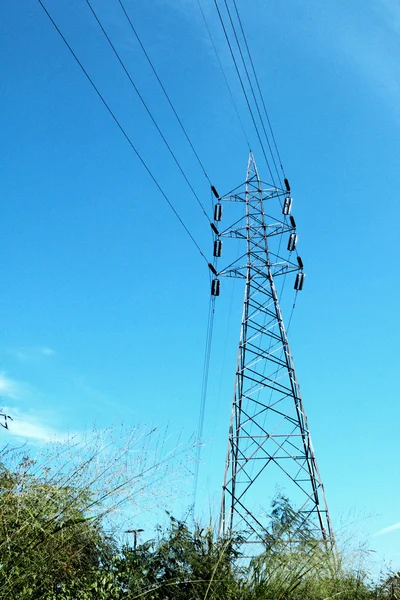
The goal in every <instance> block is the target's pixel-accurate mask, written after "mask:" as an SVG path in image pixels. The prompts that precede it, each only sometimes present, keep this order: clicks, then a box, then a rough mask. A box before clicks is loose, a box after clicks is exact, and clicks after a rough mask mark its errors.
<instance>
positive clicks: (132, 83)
mask: <svg viewBox="0 0 400 600" xmlns="http://www.w3.org/2000/svg"><path fill="white" fill-rule="evenodd" d="M86 4H87V5H88V7H89V8H90V11H91V13H92V15H93V16H94V18H95V19H96V21H97V23H98V25H99V27H100V29H101V31H102V32H103V34H104V36H105V38H106V40H107V41H108V43H109V45H110V47H111V49H112V50H113V52H114V54H115V56H116V57H117V59H118V62H119V63H120V65H121V67H122V68H123V70H124V73H125V74H126V76H127V77H128V79H129V81H130V83H131V85H132V87H133V89H134V90H135V92H136V94H137V95H138V97H139V100H140V101H141V103H142V105H143V106H144V108H145V110H146V112H147V114H148V115H149V117H150V119H151V120H152V122H153V125H154V126H155V128H156V129H157V131H158V133H159V134H160V136H161V139H162V140H163V142H164V144H165V146H166V147H167V149H168V151H169V153H170V154H171V156H172V158H173V159H174V161H175V163H176V165H177V167H178V169H179V170H180V172H181V173H182V176H183V177H184V179H185V181H186V183H187V184H188V186H189V188H190V190H191V192H192V194H193V195H194V197H195V198H196V201H197V203H198V205H199V206H200V208H201V209H202V211H203V213H204V215H205V217H206V219H207V220H208V222H209V223H211V220H210V217H209V216H208V214H207V211H206V209H205V208H204V206H203V204H202V202H201V200H200V198H199V197H198V195H197V194H196V192H195V190H194V188H193V186H192V184H191V183H190V181H189V179H188V177H187V176H186V173H185V172H184V170H183V168H182V166H181V164H180V162H179V161H178V159H177V158H176V156H175V154H174V152H173V150H172V148H171V146H170V145H169V143H168V141H167V140H166V138H165V136H164V134H163V132H162V131H161V129H160V127H159V125H158V123H157V121H156V120H155V118H154V117H153V114H152V112H151V110H150V109H149V107H148V106H147V104H146V101H145V100H144V98H143V96H142V95H141V93H140V92H139V89H138V88H137V86H136V84H135V82H134V81H133V79H132V77H131V75H130V73H129V71H128V69H127V68H126V66H125V63H124V62H123V60H122V58H121V57H120V55H119V53H118V50H117V49H116V48H115V46H114V44H113V43H112V41H111V39H110V37H109V35H108V34H107V32H106V30H105V29H104V27H103V24H102V23H101V21H100V19H99V17H98V15H97V13H96V12H95V10H94V9H93V7H92V5H91V3H90V1H89V0H86ZM210 183H211V182H210Z"/></svg>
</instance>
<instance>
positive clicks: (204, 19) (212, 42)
mask: <svg viewBox="0 0 400 600" xmlns="http://www.w3.org/2000/svg"><path fill="white" fill-rule="evenodd" d="M197 4H198V6H199V9H200V12H201V16H202V17H203V21H204V24H205V26H206V29H207V32H208V37H209V38H210V41H211V45H212V47H213V49H214V53H215V56H216V58H217V61H218V64H219V68H220V69H221V73H222V76H223V78H224V81H225V84H226V87H227V88H228V92H229V95H230V98H231V100H232V104H233V107H234V109H235V112H236V116H237V118H238V121H239V124H240V127H241V129H242V132H243V135H244V137H245V140H246V142H247V146H248V148H249V150H250V142H249V138H248V136H247V133H246V130H245V128H244V125H243V121H242V119H241V118H240V114H239V110H238V107H237V105H236V102H235V99H234V97H233V93H232V90H231V87H230V85H229V82H228V78H227V76H226V74H225V70H224V67H223V66H222V63H221V59H220V57H219V54H218V51H217V47H216V45H215V42H214V39H213V36H212V35H211V30H210V28H209V26H208V23H207V19H206V16H205V14H204V11H203V9H202V6H201V4H200V0H197Z"/></svg>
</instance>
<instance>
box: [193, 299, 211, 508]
mask: <svg viewBox="0 0 400 600" xmlns="http://www.w3.org/2000/svg"><path fill="white" fill-rule="evenodd" d="M214 317H215V296H210V303H209V310H208V324H207V335H206V345H205V350H204V362H203V381H202V388H201V400H200V411H199V421H198V425H197V443H198V445H197V452H196V464H195V467H194V484H193V511H194V507H195V505H196V496H197V487H198V481H199V469H200V457H201V441H202V437H203V429H204V416H205V410H206V400H207V388H208V379H209V373H210V359H211V347H212V338H213V330H214Z"/></svg>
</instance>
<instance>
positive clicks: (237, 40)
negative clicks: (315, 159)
mask: <svg viewBox="0 0 400 600" xmlns="http://www.w3.org/2000/svg"><path fill="white" fill-rule="evenodd" d="M224 4H225V8H226V11H227V13H228V17H229V21H230V24H231V27H232V31H233V35H234V36H235V40H236V44H237V47H238V49H239V54H240V58H241V59H242V63H243V67H244V70H245V73H246V76H247V81H248V82H249V86H250V90H251V94H252V96H253V100H254V103H255V105H256V109H257V113H258V116H259V119H260V123H261V127H262V129H263V131H264V135H265V139H266V141H267V144H268V149H269V151H270V154H271V158H272V162H273V164H274V167H275V171H276V174H277V176H278V180H280V175H279V171H278V168H277V166H276V162H275V157H274V154H273V152H272V148H271V144H270V141H269V138H268V134H267V132H266V129H265V125H264V120H263V118H262V115H261V111H260V108H259V106H258V102H257V98H256V95H255V93H254V88H253V84H252V82H251V78H250V75H249V71H248V69H247V65H246V61H245V59H244V56H243V52H242V48H241V45H240V42H239V38H238V35H237V33H236V27H235V25H234V23H233V19H232V15H231V11H230V10H229V6H228V3H227V0H224ZM281 186H282V182H281Z"/></svg>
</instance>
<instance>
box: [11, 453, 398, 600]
mask: <svg viewBox="0 0 400 600" xmlns="http://www.w3.org/2000/svg"><path fill="white" fill-rule="evenodd" d="M5 462H6V461H5V460H4V461H3V463H0V573H1V584H0V586H1V594H0V597H1V598H2V599H3V598H4V599H13V600H14V599H15V600H19V599H21V600H33V599H36V598H38V599H39V598H43V599H47V600H56V599H60V600H123V599H127V600H128V599H134V598H143V599H146V600H191V599H193V600H200V599H202V600H291V599H293V600H306V599H307V600H328V599H330V598H332V599H333V598H337V599H343V600H353V599H354V600H356V599H357V600H369V599H371V600H372V599H373V598H376V599H381V600H385V599H387V600H389V599H395V598H400V593H399V591H400V576H399V574H392V575H390V576H387V577H386V578H384V580H382V581H381V582H380V583H377V584H374V585H372V584H371V583H369V581H368V578H367V575H366V573H365V572H364V571H363V570H361V569H358V570H357V571H354V570H352V569H347V568H346V564H345V561H344V559H343V558H341V557H340V556H339V555H338V553H337V552H333V551H332V550H330V549H329V548H328V547H327V546H326V545H323V544H321V543H320V542H319V541H318V540H316V539H315V538H314V537H313V536H312V535H311V533H310V532H309V531H307V529H304V530H303V536H302V541H301V542H300V543H296V544H292V543H287V540H288V539H290V529H291V528H295V527H296V524H297V523H296V513H295V512H294V511H293V509H292V508H291V507H290V504H289V503H288V501H287V499H285V498H283V497H278V498H277V499H276V500H275V501H274V504H273V507H272V511H271V515H270V531H271V536H269V537H268V540H266V541H265V544H264V545H263V547H262V549H261V551H260V552H259V555H258V556H257V557H256V558H251V559H250V558H247V559H246V558H244V556H243V548H244V547H245V545H244V544H243V541H244V539H245V533H243V534H240V533H238V534H237V535H236V536H234V537H233V538H232V539H227V538H221V537H217V536H216V535H215V534H214V531H213V528H212V526H211V525H210V526H209V527H206V528H200V527H199V526H196V525H193V526H189V525H188V523H186V522H183V521H179V520H177V519H175V518H174V517H173V516H171V515H169V524H168V526H167V527H164V528H161V527H159V528H158V529H157V530H156V532H155V536H154V539H151V540H147V541H144V542H142V543H137V539H136V533H135V534H134V536H133V540H132V542H133V543H132V544H126V543H125V544H120V543H118V542H117V536H116V532H114V534H111V533H110V532H109V531H106V530H105V525H104V514H105V513H104V511H103V512H102V511H101V510H100V509H99V508H100V507H99V503H100V499H99V498H98V496H96V494H98V490H97V489H96V488H95V486H93V487H92V483H91V482H92V481H93V480H92V479H90V480H89V483H88V482H86V484H85V485H78V481H81V480H78V479H76V477H73V476H72V474H70V475H68V474H67V473H65V470H64V471H63V473H62V477H51V478H49V476H48V468H47V467H41V468H40V469H38V468H34V467H35V466H36V467H37V465H36V463H35V461H33V460H32V459H30V458H28V457H26V456H25V457H22V458H21V460H20V461H19V462H17V463H15V464H14V465H13V468H12V469H11V468H10V465H8V466H6V464H5ZM71 468H72V469H75V470H76V468H77V466H76V464H73V466H71ZM72 482H73V483H72ZM111 491H112V490H106V491H104V490H103V492H104V493H103V496H105V497H107V498H109V496H110V493H111ZM94 505H95V506H96V509H97V510H96V511H93V506H94ZM109 510H110V507H109V506H107V510H106V513H107V514H108V513H109Z"/></svg>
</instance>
